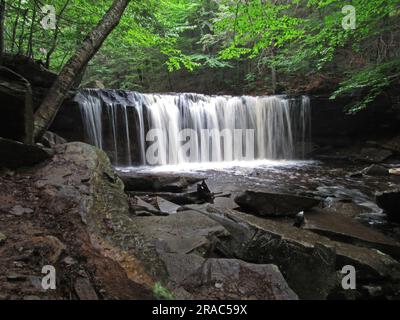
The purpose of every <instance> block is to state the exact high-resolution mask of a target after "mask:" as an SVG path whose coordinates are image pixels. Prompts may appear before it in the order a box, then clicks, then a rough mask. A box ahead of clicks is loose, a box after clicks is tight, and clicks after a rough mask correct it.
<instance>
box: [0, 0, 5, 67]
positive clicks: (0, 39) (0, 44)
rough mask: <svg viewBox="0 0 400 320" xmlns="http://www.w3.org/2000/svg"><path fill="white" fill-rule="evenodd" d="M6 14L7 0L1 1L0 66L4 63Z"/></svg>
mask: <svg viewBox="0 0 400 320" xmlns="http://www.w3.org/2000/svg"><path fill="white" fill-rule="evenodd" d="M5 16H6V1H5V0H1V1H0V66H1V65H2V64H3V55H4V19H5Z"/></svg>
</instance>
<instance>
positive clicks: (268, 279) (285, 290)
mask: <svg viewBox="0 0 400 320" xmlns="http://www.w3.org/2000/svg"><path fill="white" fill-rule="evenodd" d="M183 287H184V289H185V290H186V291H188V292H190V293H191V294H192V295H193V296H194V297H195V298H196V299H218V300H220V299H221V300H250V299H257V300H297V299H298V297H297V295H296V294H295V293H294V292H293V290H292V289H290V287H289V286H288V284H287V283H286V281H285V279H284V277H283V276H282V274H281V272H280V271H279V268H278V267H277V266H275V265H262V264H250V263H247V262H244V261H240V260H236V259H208V260H206V261H205V262H204V263H203V265H202V266H201V268H200V269H199V270H197V271H196V272H194V273H193V274H192V276H191V277H188V278H187V279H186V281H185V282H184V284H183Z"/></svg>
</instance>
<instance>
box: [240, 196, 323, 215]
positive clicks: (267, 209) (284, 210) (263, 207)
mask: <svg viewBox="0 0 400 320" xmlns="http://www.w3.org/2000/svg"><path fill="white" fill-rule="evenodd" d="M235 202H236V203H237V204H238V205H239V206H240V207H241V208H242V209H243V210H245V211H246V212H249V213H252V214H255V215H259V216H295V215H297V214H298V213H299V212H300V211H306V210H308V209H310V208H312V207H315V206H317V205H318V204H319V203H320V201H319V200H316V199H313V198H307V197H301V196H294V195H289V194H279V193H266V192H254V191H246V192H245V193H243V194H241V195H239V196H237V197H236V198H235Z"/></svg>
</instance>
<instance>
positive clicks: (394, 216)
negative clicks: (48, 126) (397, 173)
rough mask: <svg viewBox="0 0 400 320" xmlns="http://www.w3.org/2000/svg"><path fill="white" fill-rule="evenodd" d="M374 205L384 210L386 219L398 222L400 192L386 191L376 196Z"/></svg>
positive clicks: (399, 219)
mask: <svg viewBox="0 0 400 320" xmlns="http://www.w3.org/2000/svg"><path fill="white" fill-rule="evenodd" d="M376 203H377V204H378V206H380V207H381V208H382V209H383V210H385V212H386V214H387V216H388V218H389V219H390V220H392V221H395V222H400V191H399V190H394V191H387V192H382V193H378V194H377V195H376Z"/></svg>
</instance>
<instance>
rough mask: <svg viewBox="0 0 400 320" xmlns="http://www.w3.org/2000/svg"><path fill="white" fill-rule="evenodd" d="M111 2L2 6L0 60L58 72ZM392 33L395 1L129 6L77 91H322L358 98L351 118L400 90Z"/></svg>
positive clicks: (198, 1) (135, 1)
mask: <svg viewBox="0 0 400 320" xmlns="http://www.w3.org/2000/svg"><path fill="white" fill-rule="evenodd" d="M111 2H112V1H109V0H53V1H50V0H49V1H46V0H17V1H16V0H7V1H5V6H6V10H5V12H6V15H5V52H6V53H12V54H23V55H27V56H29V57H31V58H34V59H36V60H40V61H41V63H42V64H43V65H45V66H46V67H48V68H50V69H51V70H54V71H59V70H60V69H61V68H62V66H63V65H64V64H65V63H66V61H68V59H69V58H70V57H71V55H72V54H73V53H74V50H75V49H76V47H77V46H78V45H79V43H81V42H82V41H83V38H84V37H85V35H86V34H87V32H88V31H89V30H91V29H92V28H93V27H94V26H95V25H96V23H98V21H99V20H100V19H101V17H102V16H103V14H104V13H105V12H106V11H107V9H108V8H109V6H110V5H111ZM51 8H54V9H55V12H54V13H55V16H56V19H55V24H54V26H53V27H52V28H46V27H44V25H45V23H48V22H49V20H48V17H49V14H51V13H52V11H51V10H52V9H51ZM399 29H400V1H399V0H352V1H338V0H293V1H285V0H272V1H265V0H220V1H215V0H214V1H213V0H146V1H139V0H132V1H131V2H130V5H129V7H128V8H127V10H126V11H125V14H124V15H123V18H122V19H121V21H120V23H119V25H118V27H117V28H116V29H115V30H114V32H113V33H112V34H111V35H110V36H109V37H108V38H107V40H106V42H105V43H104V44H103V46H102V48H101V50H100V51H99V52H98V53H97V55H96V56H95V58H94V59H93V60H92V61H91V62H90V64H89V65H88V67H87V68H86V71H85V75H84V80H83V82H82V86H95V85H96V86H98V85H99V84H101V85H102V86H105V87H108V88H120V89H129V90H137V91H141V92H167V91H197V92H203V93H230V94H273V93H307V92H317V91H322V92H324V93H328V94H330V95H331V97H332V98H336V97H338V96H340V95H346V94H350V95H353V96H355V97H356V98H357V99H354V100H355V101H356V102H355V103H354V104H353V105H351V106H350V109H349V110H348V111H350V112H356V111H358V110H361V109H363V108H365V107H366V106H367V105H368V103H370V102H371V101H373V100H375V99H376V98H377V97H378V96H379V95H381V94H390V91H391V89H392V88H393V87H394V86H396V85H399V79H400V58H399V56H400V50H399V47H400V32H399V31H400V30H399Z"/></svg>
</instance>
